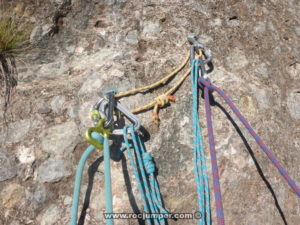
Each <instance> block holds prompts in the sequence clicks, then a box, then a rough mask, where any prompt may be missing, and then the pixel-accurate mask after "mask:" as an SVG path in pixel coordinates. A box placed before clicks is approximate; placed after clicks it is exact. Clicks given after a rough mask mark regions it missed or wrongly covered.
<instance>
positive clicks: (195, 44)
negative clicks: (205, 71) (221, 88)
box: [187, 35, 212, 64]
mask: <svg viewBox="0 0 300 225" xmlns="http://www.w3.org/2000/svg"><path fill="white" fill-rule="evenodd" d="M187 39H188V41H189V42H190V44H191V47H190V51H191V56H190V57H191V58H190V63H191V64H192V61H193V60H194V59H195V52H197V51H199V50H203V53H204V56H205V59H204V64H207V63H209V62H210V61H211V60H212V54H211V51H210V50H209V49H207V48H206V47H205V46H204V45H203V44H201V43H200V42H199V41H198V38H197V36H196V35H190V36H188V37H187Z"/></svg>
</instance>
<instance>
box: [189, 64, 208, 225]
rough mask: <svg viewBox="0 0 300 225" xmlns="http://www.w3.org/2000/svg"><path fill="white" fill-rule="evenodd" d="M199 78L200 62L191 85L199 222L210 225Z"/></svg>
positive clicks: (193, 72) (192, 74) (193, 71)
mask: <svg viewBox="0 0 300 225" xmlns="http://www.w3.org/2000/svg"><path fill="white" fill-rule="evenodd" d="M198 77H199V61H198V60H193V61H192V71H191V83H192V97H193V109H192V119H193V131H194V171H195V179H196V184H197V194H198V204H199V212H200V214H201V218H200V219H199V220H198V224H199V225H210V224H211V215H210V196H209V185H208V176H207V169H206V160H205V152H204V148H203V140H202V135H201V127H200V120H199V115H198V103H199V102H198V99H199V92H198V83H197V81H198Z"/></svg>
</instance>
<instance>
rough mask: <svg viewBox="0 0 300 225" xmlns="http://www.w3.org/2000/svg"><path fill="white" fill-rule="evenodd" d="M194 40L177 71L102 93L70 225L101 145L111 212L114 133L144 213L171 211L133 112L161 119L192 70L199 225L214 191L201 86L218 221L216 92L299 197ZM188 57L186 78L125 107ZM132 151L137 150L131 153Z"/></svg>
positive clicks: (158, 220)
mask: <svg viewBox="0 0 300 225" xmlns="http://www.w3.org/2000/svg"><path fill="white" fill-rule="evenodd" d="M188 40H189V42H190V43H191V48H190V53H189V54H187V57H186V59H185V60H184V62H183V63H182V64H181V65H180V66H179V67H178V68H176V69H175V70H174V71H173V72H171V73H170V74H168V75H166V76H165V77H164V78H163V79H161V80H159V81H157V82H155V83H153V84H151V85H148V86H145V87H142V88H137V89H134V90H130V91H126V92H121V93H117V92H116V91H115V90H108V91H106V92H105V93H104V96H105V97H104V98H101V99H100V100H99V101H98V102H97V103H96V104H95V105H94V106H93V109H92V111H91V118H92V120H93V122H94V124H95V126H94V127H91V128H88V129H87V131H86V132H85V139H86V140H87V142H88V143H89V144H90V146H89V147H88V148H87V149H86V151H85V152H84V153H83V155H82V157H81V159H80V161H79V164H78V168H77V171H76V179H75V185H74V193H73V203H72V210H71V225H76V223H77V212H78V202H79V194H80V184H81V178H82V174H83V169H84V165H85V163H86V160H87V159H88V157H89V156H90V154H91V153H92V152H93V151H94V150H95V149H96V148H97V149H103V150H104V154H103V155H104V169H105V172H104V177H105V184H104V186H105V204H106V210H105V213H106V214H112V213H113V205H112V190H111V172H110V149H109V138H110V137H113V136H114V135H122V136H123V139H124V146H122V147H121V149H120V152H124V151H127V154H128V158H129V161H130V164H131V166H132V168H133V172H134V176H135V178H136V180H137V182H138V189H139V192H140V195H141V199H142V201H143V207H144V212H145V213H150V214H153V215H161V214H170V212H168V210H166V209H165V207H164V205H163V201H162V197H161V194H160V191H159V185H158V182H157V180H156V176H155V171H156V167H155V165H154V162H153V159H152V156H151V154H150V153H148V152H146V150H145V147H144V144H143V142H142V139H141V138H140V136H139V135H138V133H137V131H138V130H139V128H140V122H139V119H138V118H137V117H136V116H135V115H134V114H133V113H140V112H142V111H145V110H148V109H151V108H153V115H152V116H153V119H154V120H155V121H156V122H158V121H159V116H158V110H159V108H161V107H163V106H165V105H166V104H168V103H169V102H170V101H175V97H174V92H175V91H176V90H177V89H178V88H179V87H180V85H181V84H182V83H183V81H184V80H185V79H186V78H187V77H188V75H189V74H191V77H190V78H191V85H192V100H193V101H192V119H193V133H194V151H193V153H194V159H193V162H194V171H195V181H196V186H197V196H198V204H199V212H200V214H201V215H202V218H201V219H199V220H198V224H199V225H210V224H212V219H211V205H210V194H209V193H210V192H209V182H208V175H207V168H206V159H205V151H204V147H203V138H202V135H201V127H200V118H199V113H198V105H199V90H200V89H201V90H202V91H203V95H204V103H205V111H206V122H207V130H208V139H209V149H210V158H211V168H212V177H213V190H214V199H215V206H216V218H217V224H218V225H224V224H225V220H224V213H223V204H222V197H221V188H220V181H219V172H218V165H217V156H216V150H215V141H214V133H213V126H212V117H211V106H210V105H211V104H210V97H211V95H212V93H213V92H214V91H215V92H217V93H218V94H219V95H220V96H221V97H222V98H223V99H224V100H225V102H226V103H227V104H228V105H229V107H230V108H231V109H232V111H233V112H234V113H235V114H236V115H237V116H238V118H239V119H240V121H241V122H242V123H243V124H244V126H245V127H246V129H247V130H248V131H249V133H250V134H251V135H252V136H253V138H254V139H255V141H256V142H257V144H258V145H259V146H260V147H261V149H262V150H263V151H264V152H265V153H266V154H267V156H268V158H269V159H270V160H271V162H272V163H273V164H274V166H275V167H276V168H277V169H278V171H279V173H280V174H281V175H282V176H283V177H284V179H285V180H286V181H287V183H288V184H289V186H290V187H291V188H292V189H293V191H294V192H295V193H296V194H297V195H298V197H300V189H299V187H298V186H297V185H296V183H295V182H294V181H293V180H292V179H291V177H290V176H289V175H288V173H287V172H286V171H285V170H284V169H283V167H282V165H281V164H280V163H279V162H278V160H277V159H276V158H275V156H274V155H273V153H272V152H271V151H270V150H269V149H268V147H267V146H266V145H265V144H264V142H263V141H262V140H261V138H260V137H259V136H258V135H257V134H256V133H255V131H254V130H253V128H252V127H251V126H250V124H249V123H248V122H247V120H246V119H245V118H244V117H243V116H242V114H241V113H240V112H239V111H238V109H237V108H236V106H235V105H234V104H233V103H232V101H231V100H230V98H229V97H228V96H227V95H226V94H225V93H224V92H223V91H222V90H221V89H219V88H217V87H216V86H214V85H213V84H212V83H211V81H210V80H209V78H208V75H207V70H206V65H208V64H209V63H210V62H211V59H212V55H211V52H210V51H209V50H208V49H206V48H205V46H204V45H202V44H200V43H199V42H198V40H197V38H196V37H195V36H190V37H188ZM189 61H190V64H191V68H189V69H187V71H186V72H185V73H184V74H183V75H182V77H181V78H180V79H179V80H178V81H177V83H175V85H174V86H173V87H172V88H171V89H169V90H168V91H167V92H166V93H164V94H162V95H160V96H158V97H156V98H154V100H153V101H152V102H150V103H149V104H147V105H145V106H142V107H139V108H136V109H134V110H132V111H131V112H130V111H129V110H127V109H126V108H125V107H124V106H122V105H121V104H120V103H119V102H118V101H117V99H119V98H121V97H124V96H129V95H133V94H136V93H139V92H146V91H149V90H151V89H153V88H157V87H158V86H160V85H162V84H165V83H166V82H167V81H169V80H170V79H171V78H173V77H174V76H175V75H176V74H177V73H179V72H180V71H181V70H182V69H183V68H184V67H185V66H186V65H187V64H188V62H189ZM115 112H117V116H118V117H117V120H119V119H120V116H121V115H123V116H125V117H126V118H127V119H128V120H129V121H130V122H131V123H132V124H131V125H128V126H127V125H125V126H124V127H123V128H121V129H120V128H117V127H115V123H114V122H115V121H114V113H115ZM132 151H133V152H134V153H133V152H132ZM146 223H147V224H157V225H164V224H166V223H167V222H166V220H165V219H164V217H163V216H162V217H161V216H158V217H155V216H154V217H152V218H146ZM106 224H108V225H113V220H112V217H106Z"/></svg>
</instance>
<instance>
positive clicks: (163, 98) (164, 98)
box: [154, 95, 175, 107]
mask: <svg viewBox="0 0 300 225" xmlns="http://www.w3.org/2000/svg"><path fill="white" fill-rule="evenodd" d="M154 100H155V102H156V104H157V106H159V107H164V106H165V105H166V104H168V103H169V102H170V101H172V102H174V101H175V97H174V96H173V95H160V96H158V97H156V98H155V99H154Z"/></svg>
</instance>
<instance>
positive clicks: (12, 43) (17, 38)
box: [0, 15, 31, 54]
mask: <svg viewBox="0 0 300 225" xmlns="http://www.w3.org/2000/svg"><path fill="white" fill-rule="evenodd" d="M21 19H22V18H20V19H16V18H14V17H12V16H7V15H4V16H1V17H0V54H4V53H7V52H14V51H17V50H21V49H22V48H23V47H24V46H25V45H26V44H28V43H29V42H28V39H29V34H30V31H31V29H30V26H29V24H28V23H26V22H22V21H21Z"/></svg>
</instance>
